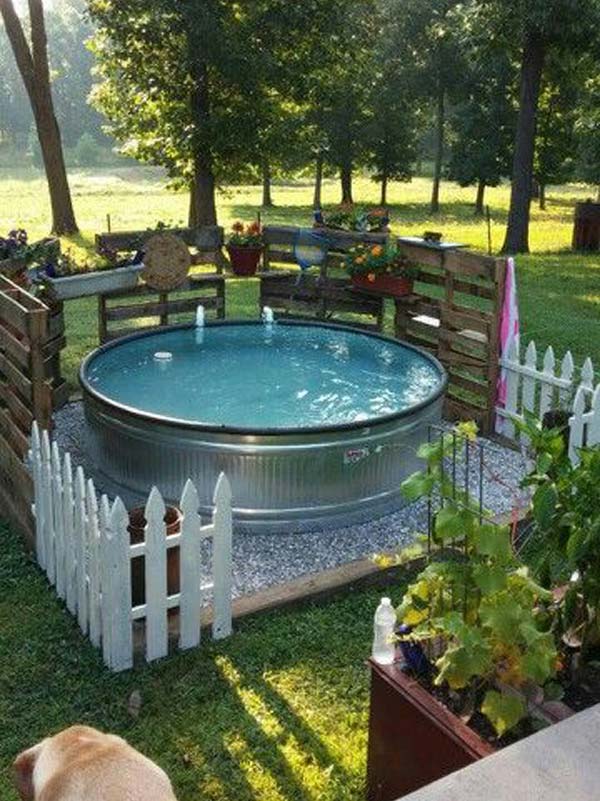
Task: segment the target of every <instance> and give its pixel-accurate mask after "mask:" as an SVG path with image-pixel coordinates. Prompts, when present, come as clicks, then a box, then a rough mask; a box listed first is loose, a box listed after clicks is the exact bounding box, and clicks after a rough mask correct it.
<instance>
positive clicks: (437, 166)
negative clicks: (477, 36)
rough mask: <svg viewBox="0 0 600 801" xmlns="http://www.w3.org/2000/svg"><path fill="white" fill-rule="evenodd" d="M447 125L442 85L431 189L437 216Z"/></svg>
mask: <svg viewBox="0 0 600 801" xmlns="http://www.w3.org/2000/svg"><path fill="white" fill-rule="evenodd" d="M445 123H446V92H445V89H444V86H443V85H442V84H441V83H440V88H439V91H438V100H437V118H436V141H435V162H434V168H433V187H432V189H431V211H432V213H433V214H437V213H438V212H439V210H440V183H441V180H442V163H443V160H444V127H445Z"/></svg>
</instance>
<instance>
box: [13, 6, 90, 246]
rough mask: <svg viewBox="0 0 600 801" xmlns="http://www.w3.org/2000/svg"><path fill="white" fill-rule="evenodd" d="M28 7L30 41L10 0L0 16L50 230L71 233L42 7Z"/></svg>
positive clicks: (74, 228) (74, 225) (71, 218)
mask: <svg viewBox="0 0 600 801" xmlns="http://www.w3.org/2000/svg"><path fill="white" fill-rule="evenodd" d="M28 6H29V25H30V41H28V40H27V37H26V35H25V31H24V29H23V25H22V24H21V20H20V19H19V17H18V15H17V12H16V10H15V7H14V4H13V0H0V14H1V15H2V19H3V20H4V26H5V28H6V33H7V35H8V39H9V41H10V44H11V47H12V50H13V54H14V57H15V61H16V62H17V66H18V68H19V73H20V75H21V78H22V80H23V84H24V86H25V89H26V92H27V95H28V97H29V102H30V104H31V110H32V112H33V117H34V120H35V126H36V129H37V134H38V139H39V143H40V147H41V150H42V157H43V161H44V168H45V171H46V178H47V181H48V190H49V193H50V206H51V208H52V230H53V231H54V232H55V233H57V234H72V233H75V232H76V231H77V223H76V222H75V213H74V211H73V204H72V201H71V193H70V190H69V182H68V180H67V170H66V167H65V160H64V154H63V149H62V141H61V136H60V129H59V127H58V122H57V119H56V114H55V111H54V101H53V98H52V90H51V86H50V67H49V63H48V44H47V38H46V24H45V20H44V7H43V5H42V2H41V0H28Z"/></svg>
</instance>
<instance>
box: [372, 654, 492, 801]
mask: <svg viewBox="0 0 600 801" xmlns="http://www.w3.org/2000/svg"><path fill="white" fill-rule="evenodd" d="M370 666H371V709H370V717H369V746H368V756H367V799H368V801H393V800H394V799H396V798H401V797H402V796H404V795H407V794H408V793H412V792H414V791H415V790H418V789H419V787H423V786H424V785H426V784H429V783H430V782H433V781H436V780H437V779H441V778H442V777H443V776H446V775H448V774H449V773H453V772H454V771H455V770H459V769H460V768H464V767H466V766H467V765H470V764H471V763H472V762H476V761H477V760H479V759H481V758H482V757H485V756H488V755H489V754H492V753H494V750H495V749H494V748H493V746H492V745H490V744H489V743H488V742H486V741H485V740H483V739H482V738H481V737H480V736H479V735H478V734H477V733H476V732H474V731H473V730H472V729H470V728H469V727H468V726H467V725H466V724H465V723H463V722H462V720H461V719H460V718H458V717H457V716H456V715H454V714H453V713H452V712H450V710H449V709H447V708H446V707H445V706H443V704H441V703H440V702H439V701H438V700H437V699H435V698H433V696H431V695H430V694H429V693H428V692H427V690H426V689H425V688H424V687H422V686H421V685H420V684H419V682H418V681H417V680H416V679H414V678H411V677H410V676H407V675H406V674H405V673H403V672H402V670H401V669H400V667H399V665H387V666H383V665H378V664H376V663H375V662H373V661H371V662H370Z"/></svg>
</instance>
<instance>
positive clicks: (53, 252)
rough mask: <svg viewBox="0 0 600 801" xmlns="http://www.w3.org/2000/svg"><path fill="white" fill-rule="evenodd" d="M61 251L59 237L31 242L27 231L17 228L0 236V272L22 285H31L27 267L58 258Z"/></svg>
mask: <svg viewBox="0 0 600 801" xmlns="http://www.w3.org/2000/svg"><path fill="white" fill-rule="evenodd" d="M59 252H60V244H59V242H58V240H57V239H52V238H46V239H41V240H40V241H39V242H33V243H31V244H30V243H29V241H28V236H27V231H26V230H25V229H24V228H16V229H14V230H12V231H9V233H8V235H7V236H6V237H0V273H2V274H4V275H7V276H8V277H9V278H10V279H11V280H12V281H14V282H15V283H17V284H19V285H21V286H28V285H29V277H28V274H27V269H28V268H29V267H31V266H35V265H41V264H45V263H46V262H48V261H50V260H52V259H56V258H57V256H58V253H59Z"/></svg>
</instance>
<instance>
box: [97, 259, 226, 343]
mask: <svg viewBox="0 0 600 801" xmlns="http://www.w3.org/2000/svg"><path fill="white" fill-rule="evenodd" d="M200 305H201V306H204V309H205V310H206V311H207V312H208V313H209V316H211V315H212V316H213V317H214V318H216V319H222V318H224V317H225V278H224V277H223V276H222V275H190V276H189V277H188V279H187V281H186V282H185V283H184V284H183V285H181V286H179V287H177V289H174V290H172V291H171V292H158V291H156V290H154V289H151V288H150V287H149V286H147V285H146V284H141V285H140V286H137V287H135V288H134V289H127V290H118V291H115V292H107V293H105V294H103V295H99V296H98V338H99V340H100V343H104V342H107V341H108V340H111V339H116V338H117V337H121V336H125V335H126V334H132V333H136V332H139V331H144V330H150V329H152V328H157V327H162V326H167V325H171V324H173V322H175V320H173V316H174V315H177V316H179V315H185V316H186V317H188V318H189V320H190V321H192V320H193V319H194V318H195V314H196V309H197V307H198V306H200ZM139 321H142V322H141V324H140V322H139ZM179 321H180V322H181V320H179ZM128 323H129V324H128ZM131 323H133V325H132V324H131Z"/></svg>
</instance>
